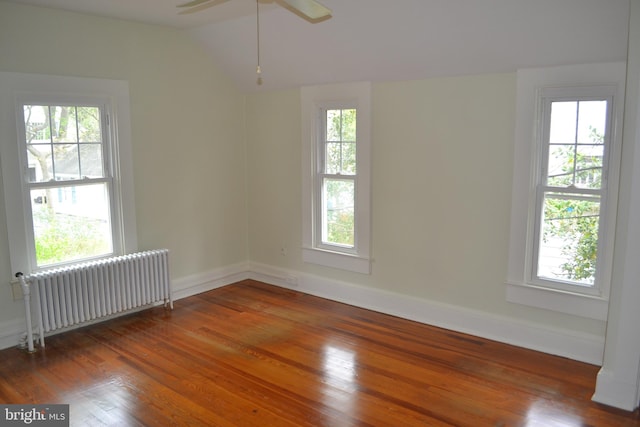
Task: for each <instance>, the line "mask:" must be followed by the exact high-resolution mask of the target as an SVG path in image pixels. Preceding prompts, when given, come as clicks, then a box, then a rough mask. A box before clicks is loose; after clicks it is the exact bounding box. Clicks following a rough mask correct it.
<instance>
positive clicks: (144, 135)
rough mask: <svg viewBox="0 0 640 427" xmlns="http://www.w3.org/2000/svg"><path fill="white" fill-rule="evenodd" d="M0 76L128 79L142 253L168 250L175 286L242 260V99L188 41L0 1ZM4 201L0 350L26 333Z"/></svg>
mask: <svg viewBox="0 0 640 427" xmlns="http://www.w3.org/2000/svg"><path fill="white" fill-rule="evenodd" d="M0 71H11V72H23V73H41V74H53V75H70V76H82V77H100V78H110V79H122V80H127V81H128V82H129V89H130V100H131V122H132V141H133V163H134V180H135V195H136V216H137V229H138V245H139V249H141V250H143V249H153V248H159V247H166V248H168V249H169V250H170V251H171V273H172V276H173V278H174V279H178V280H177V281H176V284H177V285H178V287H180V286H191V285H193V284H195V283H193V280H186V281H185V280H182V279H183V278H185V277H192V276H194V275H196V276H197V275H203V274H204V275H205V276H206V273H207V272H210V271H216V270H217V269H221V268H227V267H228V266H230V265H234V264H237V263H243V262H245V261H246V259H247V225H246V224H247V221H246V216H245V212H246V206H245V204H246V202H245V201H246V197H245V196H246V193H245V171H244V164H245V160H244V159H245V146H244V115H243V108H244V98H243V96H242V95H241V94H239V93H238V92H237V90H235V89H234V87H233V85H232V84H231V82H230V80H229V79H228V78H227V77H226V76H224V75H223V74H221V73H220V71H219V70H218V69H217V68H216V67H215V66H214V65H213V64H212V62H211V60H210V59H209V56H208V55H207V54H205V53H204V52H203V51H202V50H201V49H200V47H199V45H197V44H196V43H195V42H193V41H192V40H191V39H190V38H188V37H187V36H186V35H185V34H183V33H182V32H180V31H178V30H173V29H170V28H164V27H159V26H151V25H142V24H136V23H130V22H124V21H118V20H110V19H104V18H99V17H90V16H86V15H80V14H75V13H69V12H63V11H56V10H53V9H45V8H37V7H28V6H22V5H17V4H12V3H5V2H0ZM1 143H3V144H6V143H11V141H1ZM0 188H1V186H0ZM5 202H10V201H5V200H4V197H1V198H0V278H2V279H1V280H0V341H2V338H3V337H6V336H8V335H11V334H12V332H13V331H15V330H16V328H22V329H23V328H24V327H23V325H24V321H23V317H22V316H23V314H22V311H23V306H22V305H21V304H20V303H19V302H14V301H13V298H12V295H11V291H10V288H9V286H8V285H7V283H8V281H9V279H10V278H11V277H12V272H11V271H10V267H9V254H8V246H7V230H6V225H5V224H6V222H5V209H4V205H3V203H5ZM194 280H195V279H194ZM201 280H205V279H201Z"/></svg>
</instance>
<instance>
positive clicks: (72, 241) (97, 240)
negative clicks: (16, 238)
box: [31, 184, 113, 267]
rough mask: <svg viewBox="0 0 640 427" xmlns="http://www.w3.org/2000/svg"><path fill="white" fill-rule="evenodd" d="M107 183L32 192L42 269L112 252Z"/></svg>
mask: <svg viewBox="0 0 640 427" xmlns="http://www.w3.org/2000/svg"><path fill="white" fill-rule="evenodd" d="M108 197H109V196H108V194H107V187H106V184H92V185H79V186H60V187H52V188H47V189H36V190H31V209H32V214H33V234H34V237H35V250H36V260H37V264H38V267H43V266H47V265H51V264H57V263H60V262H67V261H75V260H81V259H86V258H91V257H95V256H100V255H108V254H110V253H112V251H113V249H112V244H111V235H112V234H111V223H110V220H109V201H108Z"/></svg>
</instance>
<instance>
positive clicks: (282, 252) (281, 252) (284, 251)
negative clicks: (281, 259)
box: [280, 246, 287, 256]
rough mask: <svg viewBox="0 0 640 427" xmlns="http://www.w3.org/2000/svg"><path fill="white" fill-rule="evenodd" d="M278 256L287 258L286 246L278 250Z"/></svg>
mask: <svg viewBox="0 0 640 427" xmlns="http://www.w3.org/2000/svg"><path fill="white" fill-rule="evenodd" d="M280 255H282V256H287V247H286V246H282V247H281V248H280Z"/></svg>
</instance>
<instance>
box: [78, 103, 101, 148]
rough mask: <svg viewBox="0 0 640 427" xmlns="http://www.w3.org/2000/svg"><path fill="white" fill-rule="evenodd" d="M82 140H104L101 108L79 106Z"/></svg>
mask: <svg viewBox="0 0 640 427" xmlns="http://www.w3.org/2000/svg"><path fill="white" fill-rule="evenodd" d="M77 111H78V113H77V115H78V131H79V132H80V137H79V141H80V142H102V131H101V130H100V109H99V108H97V107H77Z"/></svg>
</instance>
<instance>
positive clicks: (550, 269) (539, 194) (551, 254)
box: [533, 88, 615, 293]
mask: <svg viewBox="0 0 640 427" xmlns="http://www.w3.org/2000/svg"><path fill="white" fill-rule="evenodd" d="M612 89H613V88H612ZM562 92H568V93H565V94H563V93H562ZM581 92H601V94H600V95H599V96H598V94H592V95H590V96H589V95H582V96H577V95H576V93H581ZM613 93H615V90H608V88H589V89H583V88H581V89H573V90H568V89H560V90H558V89H546V90H543V91H542V93H541V104H542V105H541V109H542V114H541V115H542V122H541V123H542V125H543V128H542V129H541V134H542V144H541V148H542V153H540V154H541V159H542V162H541V164H540V166H541V171H540V175H539V178H538V185H537V191H536V213H537V218H536V221H535V236H536V237H535V246H534V247H535V249H534V252H533V254H534V260H535V262H534V264H533V267H534V274H533V277H534V280H535V281H538V282H540V283H542V284H546V285H547V286H552V287H558V288H561V289H562V288H571V287H574V286H580V290H581V291H582V292H585V293H597V292H598V291H599V290H598V288H597V287H596V285H597V284H598V282H599V281H600V280H596V273H600V267H601V265H602V262H603V258H602V257H601V256H599V255H600V254H601V253H602V252H603V247H602V246H603V243H604V242H605V240H606V239H605V236H604V231H605V227H602V226H601V224H600V223H601V221H604V220H605V219H606V202H607V197H606V196H607V191H606V189H607V178H608V176H609V173H608V172H609V167H608V166H609V157H610V148H611V112H612V107H613V105H612V103H613ZM598 279H600V278H598Z"/></svg>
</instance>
